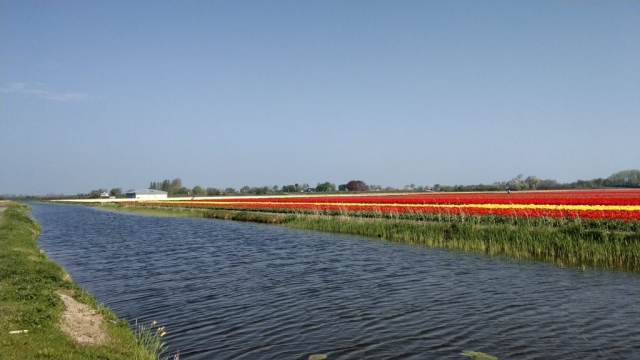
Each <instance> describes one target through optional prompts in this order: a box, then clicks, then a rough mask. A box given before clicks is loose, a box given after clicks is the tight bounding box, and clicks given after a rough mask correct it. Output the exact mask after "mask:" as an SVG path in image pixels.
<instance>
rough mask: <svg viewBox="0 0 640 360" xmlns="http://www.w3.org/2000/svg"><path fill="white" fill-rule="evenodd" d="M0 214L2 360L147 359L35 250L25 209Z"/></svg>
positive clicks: (34, 228)
mask: <svg viewBox="0 0 640 360" xmlns="http://www.w3.org/2000/svg"><path fill="white" fill-rule="evenodd" d="M0 207H1V208H3V210H2V211H0V354H2V355H1V357H2V358H3V359H37V358H54V359H123V360H124V359H126V360H131V359H151V358H152V357H151V355H150V354H149V352H148V351H147V349H146V348H145V347H143V346H142V345H139V344H138V343H137V341H136V337H135V335H134V333H133V332H132V331H131V330H130V328H129V324H128V323H127V322H126V321H125V320H123V319H119V318H117V317H116V315H115V314H114V313H113V312H111V311H110V310H108V309H106V308H105V307H102V306H100V305H99V304H98V303H97V302H96V300H95V299H93V298H92V297H91V296H90V295H88V294H87V293H86V292H84V291H83V290H82V289H81V288H80V287H79V286H77V285H76V284H74V283H73V282H72V281H71V279H70V277H69V275H68V274H67V273H66V271H65V270H64V269H63V268H62V267H61V266H60V265H58V264H56V263H54V262H53V261H50V260H49V259H47V256H46V255H45V254H44V253H43V252H42V251H41V250H40V249H39V248H38V245H37V241H36V238H37V236H38V232H39V227H38V224H36V223H35V221H33V220H32V219H31V218H30V217H29V214H28V209H29V208H28V206H26V205H23V204H19V203H13V202H4V203H0Z"/></svg>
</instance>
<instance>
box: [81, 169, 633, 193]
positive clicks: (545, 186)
mask: <svg viewBox="0 0 640 360" xmlns="http://www.w3.org/2000/svg"><path fill="white" fill-rule="evenodd" d="M616 187H624V188H640V170H624V171H619V172H616V173H614V174H612V175H611V176H609V177H608V178H596V179H591V180H577V181H574V182H571V183H559V182H558V181H556V180H551V179H540V178H538V177H537V176H533V175H532V176H527V177H525V176H524V175H522V174H519V175H517V176H516V177H514V178H513V179H511V180H509V181H503V182H494V183H492V184H478V185H453V186H451V185H441V184H435V185H433V187H429V186H426V185H425V186H416V185H415V184H409V185H406V186H405V187H404V188H402V189H397V188H392V187H386V188H383V187H382V186H380V185H367V183H365V182H364V181H362V180H351V181H349V182H347V183H345V184H340V185H338V186H336V184H334V183H331V182H329V181H326V182H322V183H318V184H317V185H316V186H315V187H313V186H310V185H309V184H306V183H302V184H299V183H295V184H289V185H283V186H282V187H280V186H278V185H274V186H261V187H250V186H243V187H241V188H240V190H236V189H234V188H232V187H228V188H226V189H218V188H214V187H207V188H204V187H202V186H200V185H196V186H194V187H193V188H187V187H185V186H183V185H182V180H181V179H180V178H175V179H173V180H169V179H165V180H163V181H159V182H151V183H150V184H149V189H155V190H162V191H166V192H167V193H168V194H169V195H170V196H218V195H238V194H241V195H269V194H271V195H278V194H292V193H304V192H319V193H329V192H336V191H349V192H354V191H356V192H363V191H382V190H384V191H405V192H406V191H417V192H421V191H506V190H563V189H599V188H616ZM129 191H133V190H128V191H127V192H129ZM105 193H107V190H106V189H98V190H92V191H91V192H89V193H88V194H78V197H84V198H98V197H100V196H104V194H105ZM108 194H109V195H110V196H115V197H120V196H124V193H123V191H122V189H121V188H113V189H111V190H110V191H109V192H108Z"/></svg>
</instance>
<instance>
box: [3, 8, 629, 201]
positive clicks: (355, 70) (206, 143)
mask: <svg viewBox="0 0 640 360" xmlns="http://www.w3.org/2000/svg"><path fill="white" fill-rule="evenodd" d="M639 168H640V2H638V1H422V0H417V1H412V0H403V1H375V0H366V1H356V0H354V1H257V0H256V1H208V0H207V1H196V0H191V1H11V0H2V1H0V194H31V195H44V194H70V195H71V194H77V193H88V192H89V191H91V190H92V189H99V188H103V189H111V188H116V187H120V188H122V189H123V190H128V189H141V188H146V187H148V186H149V183H150V182H152V181H162V180H164V179H174V178H181V179H182V183H183V185H185V186H187V187H193V186H195V185H199V186H202V187H216V188H227V187H234V188H236V189H239V188H240V187H242V186H245V185H247V186H251V187H253V186H270V187H271V186H274V185H278V186H282V185H287V184H294V183H300V184H302V183H308V184H311V185H315V184H317V183H319V182H325V181H329V182H332V183H335V184H344V183H346V182H348V181H349V180H362V181H365V182H366V183H368V184H375V185H381V186H383V187H386V186H392V187H403V186H405V185H407V184H411V183H413V184H415V185H427V186H432V185H434V184H436V183H439V184H446V185H455V184H465V185H468V184H479V183H484V184H490V183H493V182H496V181H508V180H510V179H512V178H514V177H515V176H517V175H518V174H524V175H525V176H529V175H535V176H538V177H539V178H543V179H555V180H557V181H560V182H571V181H575V180H578V179H584V180H587V179H593V178H598V177H608V176H609V175H611V174H612V173H614V172H617V171H620V170H626V169H639Z"/></svg>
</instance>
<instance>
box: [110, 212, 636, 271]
mask: <svg viewBox="0 0 640 360" xmlns="http://www.w3.org/2000/svg"><path fill="white" fill-rule="evenodd" d="M102 206H103V207H104V208H107V209H114V210H120V211H128V212H136V213H144V214H148V215H159V216H191V217H206V218H217V219H228V220H237V221H252V222H259V223H272V224H281V225H283V226H288V227H295V228H301V229H310V230H320V231H327V232H335V233H344V234H354V235H363V236H371V237H377V238H381V239H387V240H390V241H396V242H405V243H411V244H422V245H426V246H431V247H441V248H449V249H455V250H463V251H471V252H478V253H484V254H488V255H501V256H508V257H514V258H523V259H535V260H542V261H548V262H552V263H555V264H558V265H562V266H576V267H582V268H585V267H599V268H607V269H617V270H626V271H633V272H640V224H639V223H638V222H637V221H628V222H625V221H622V220H611V219H580V218H575V219H572V218H549V217H542V218H536V217H530V218H523V217H515V216H514V217H503V216H476V215H464V214H463V215H458V214H422V213H405V214H398V213H395V214H394V213H379V212H378V213H376V212H340V211H330V212H324V211H292V210H284V211H281V212H278V213H274V212H273V211H274V209H258V211H255V209H251V211H249V209H241V210H238V209H229V208H227V209H225V208H218V209H216V208H190V207H180V206H171V207H161V206H155V205H154V206H140V205H138V206H128V205H102ZM260 210H262V211H260Z"/></svg>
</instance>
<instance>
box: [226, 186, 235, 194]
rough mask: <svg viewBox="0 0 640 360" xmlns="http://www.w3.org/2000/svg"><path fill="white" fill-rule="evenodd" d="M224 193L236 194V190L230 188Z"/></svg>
mask: <svg viewBox="0 0 640 360" xmlns="http://www.w3.org/2000/svg"><path fill="white" fill-rule="evenodd" d="M224 193H225V194H235V193H236V189H234V188H232V187H228V188H226V189H224Z"/></svg>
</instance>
